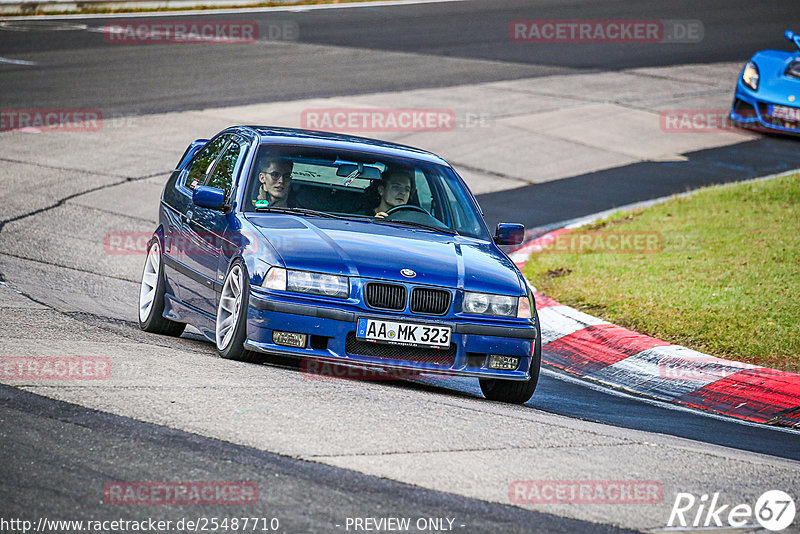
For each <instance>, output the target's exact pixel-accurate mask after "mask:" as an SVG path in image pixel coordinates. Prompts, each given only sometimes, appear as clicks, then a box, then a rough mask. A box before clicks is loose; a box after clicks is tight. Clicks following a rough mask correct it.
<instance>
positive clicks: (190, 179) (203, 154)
mask: <svg viewBox="0 0 800 534" xmlns="http://www.w3.org/2000/svg"><path fill="white" fill-rule="evenodd" d="M229 139H230V136H228V135H223V136H221V137H218V138H217V139H214V140H213V141H211V142H209V143H208V144H207V145H206V146H205V147H203V149H202V150H200V152H198V153H197V155H196V156H195V157H194V160H193V161H192V165H191V167H190V168H189V174H188V175H187V176H186V187H188V188H189V189H194V188H195V186H196V185H198V184H202V183H203V180H204V179H205V176H206V173H208V171H209V169H211V165H213V164H214V162H215V161H216V160H217V157H219V155H220V154H221V153H222V149H223V148H225V144H226V143H227V142H228V140H229Z"/></svg>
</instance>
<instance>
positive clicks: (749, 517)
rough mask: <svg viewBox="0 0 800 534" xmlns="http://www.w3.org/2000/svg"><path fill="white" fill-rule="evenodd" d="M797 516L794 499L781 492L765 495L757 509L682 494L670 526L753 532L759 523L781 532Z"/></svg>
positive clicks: (678, 498)
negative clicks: (752, 528) (747, 530)
mask: <svg viewBox="0 0 800 534" xmlns="http://www.w3.org/2000/svg"><path fill="white" fill-rule="evenodd" d="M795 512H796V510H795V505H794V499H792V497H791V496H790V495H789V494H788V493H786V492H784V491H781V490H770V491H767V492H764V493H763V494H762V495H761V496H760V497H759V498H758V499H757V500H756V504H755V506H751V505H750V504H746V503H742V504H737V505H731V504H722V503H721V502H720V499H719V493H714V494H713V495H711V497H710V498H709V496H708V495H706V494H703V495H701V496H700V497H699V498H698V497H696V496H695V495H692V494H691V493H678V494H677V495H676V496H675V503H674V504H673V505H672V512H670V514H669V521H668V522H667V526H669V527H701V528H702V527H712V528H713V527H722V526H727V527H734V528H744V527H748V528H749V527H754V526H756V525H755V522H758V524H759V525H761V526H762V527H763V528H765V529H767V530H770V531H772V532H778V531H781V530H783V529H785V528H787V527H788V526H789V525H791V524H792V522H793V521H794V517H795Z"/></svg>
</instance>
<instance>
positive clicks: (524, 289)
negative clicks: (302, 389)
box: [139, 126, 541, 403]
mask: <svg viewBox="0 0 800 534" xmlns="http://www.w3.org/2000/svg"><path fill="white" fill-rule="evenodd" d="M523 235H524V228H523V227H522V225H519V224H507V223H501V224H499V225H498V226H497V229H496V232H495V235H494V236H492V235H491V234H490V233H489V230H488V228H487V226H486V222H485V221H484V219H483V216H482V213H481V211H480V208H479V206H478V204H477V202H476V200H475V198H474V197H473V195H472V194H471V192H470V191H469V189H468V188H467V187H466V185H465V184H464V182H463V181H462V179H461V178H460V177H459V176H458V174H456V172H455V171H454V170H453V168H452V167H451V166H450V165H449V164H448V163H447V162H445V161H444V160H442V159H441V158H439V157H437V156H435V155H434V154H431V153H429V152H425V151H422V150H418V149H414V148H410V147H405V146H401V145H396V144H391V143H384V142H381V141H376V140H372V139H365V138H359V137H351V136H344V135H337V134H329V133H321V132H311V131H305V130H293V129H286V128H271V127H244V126H241V127H233V128H229V129H227V130H224V131H223V132H221V133H220V134H218V135H217V136H216V137H214V138H213V139H211V140H206V139H200V140H197V141H195V142H193V143H192V144H191V145H190V146H189V148H188V149H187V150H186V152H185V153H184V155H183V157H182V158H181V160H180V162H179V164H178V167H177V169H176V170H175V171H174V172H173V173H172V175H171V176H170V178H169V180H168V181H167V184H166V186H165V188H164V192H163V195H162V198H161V204H160V209H159V223H158V227H157V229H156V231H155V233H154V235H153V238H152V239H151V240H150V242H149V244H148V251H147V258H146V261H145V267H144V271H143V274H142V284H141V291H140V296H139V321H140V326H141V328H142V329H144V330H146V331H148V332H155V333H161V334H168V335H180V334H181V333H182V332H183V330H184V327H185V325H186V324H191V325H193V326H195V327H196V328H197V329H199V330H200V331H201V332H202V333H203V335H204V336H205V337H207V338H208V339H209V340H210V341H213V342H214V343H216V347H217V351H218V352H219V354H220V355H221V356H222V357H224V358H230V359H235V360H245V361H253V360H255V359H256V358H255V357H256V355H257V353H266V354H276V355H283V356H294V357H298V358H302V359H307V360H310V361H323V362H327V363H333V364H339V365H344V366H355V367H358V368H362V369H363V368H378V369H384V370H390V371H397V370H402V371H411V372H414V373H416V372H424V373H434V374H452V375H459V376H471V377H477V378H479V379H480V385H481V389H482V391H483V392H484V394H485V395H486V397H487V398H489V399H493V400H499V401H504V402H511V403H523V402H526V401H527V400H528V399H530V397H531V395H533V392H534V389H535V388H536V383H537V381H538V376H539V366H540V357H541V332H540V329H539V323H538V316H537V313H536V308H535V306H534V299H533V295H532V294H531V291H530V289H529V288H528V286H527V284H526V282H525V280H524V279H523V277H522V274H521V273H520V272H519V270H518V269H517V268H516V266H515V265H514V263H513V262H512V261H511V260H510V259H509V258H508V256H506V254H505V253H504V252H503V251H502V250H500V248H498V245H513V244H518V243H520V242H521V241H522V238H523Z"/></svg>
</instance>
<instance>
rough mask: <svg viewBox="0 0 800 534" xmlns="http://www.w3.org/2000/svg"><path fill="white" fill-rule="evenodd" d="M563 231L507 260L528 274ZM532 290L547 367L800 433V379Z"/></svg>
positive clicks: (511, 255) (692, 406) (564, 231)
mask: <svg viewBox="0 0 800 534" xmlns="http://www.w3.org/2000/svg"><path fill="white" fill-rule="evenodd" d="M569 231H570V229H569V228H561V229H558V230H554V231H553V232H550V233H547V234H545V235H543V236H541V237H539V238H537V239H535V240H533V241H531V242H529V243H526V244H525V245H523V246H522V247H521V248H519V249H517V250H516V251H514V252H512V253H511V254H509V256H510V257H511V259H512V260H513V261H514V262H515V263H516V264H517V266H518V267H519V268H520V269H522V268H523V267H524V266H525V263H527V261H528V259H529V258H530V256H531V254H534V253H536V252H538V251H541V250H542V248H543V247H544V246H547V245H548V244H550V243H552V241H553V240H554V239H555V237H556V236H558V235H561V234H563V233H566V232H569ZM532 289H533V290H534V291H533V292H534V296H535V298H536V309H537V310H538V312H539V320H540V324H541V328H542V345H543V349H544V350H543V351H542V361H543V362H544V363H546V364H548V365H551V366H553V367H556V368H559V369H562V370H564V371H566V372H568V373H571V374H573V375H577V376H579V377H582V378H586V379H589V380H592V381H595V382H598V383H601V384H603V385H606V386H610V387H613V388H619V389H622V390H625V391H629V392H633V393H636V394H639V395H644V396H647V397H651V398H655V399H658V400H661V401H666V402H670V403H674V404H678V405H682V406H686V407H689V408H695V409H699V410H704V411H709V412H714V413H718V414H723V415H727V416H731V417H736V418H738V419H743V420H746V421H753V422H757V423H767V424H771V425H777V426H784V427H790V428H800V375H798V374H795V373H789V372H785V371H780V370H777V369H770V368H767V367H761V366H758V365H750V364H746V363H741V362H735V361H730V360H724V359H722V358H716V357H714V356H711V355H708V354H703V353H702V352H697V351H695V350H692V349H689V348H686V347H682V346H680V345H673V344H671V343H668V342H666V341H663V340H660V339H656V338H653V337H650V336H646V335H644V334H639V333H638V332H634V331H632V330H628V329H626V328H622V327H621V326H617V325H614V324H611V323H609V322H608V321H604V320H602V319H598V318H596V317H592V316H591V315H587V314H585V313H583V312H581V311H578V310H576V309H575V308H571V307H569V306H565V305H563V304H561V303H560V302H558V301H556V300H554V299H552V298H550V297H548V296H546V295H544V294H543V293H540V292H539V291H536V290H535V289H534V288H533V287H532Z"/></svg>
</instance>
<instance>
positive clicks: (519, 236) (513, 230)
mask: <svg viewBox="0 0 800 534" xmlns="http://www.w3.org/2000/svg"><path fill="white" fill-rule="evenodd" d="M524 239H525V227H524V226H523V225H521V224H517V223H500V224H498V225H497V230H495V233H494V242H495V243H497V244H498V245H519V244H520V243H522V241H523V240H524Z"/></svg>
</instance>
